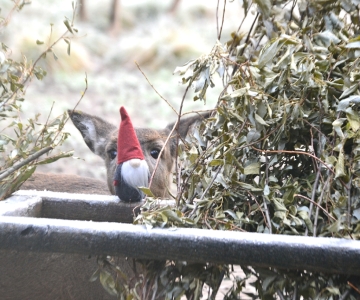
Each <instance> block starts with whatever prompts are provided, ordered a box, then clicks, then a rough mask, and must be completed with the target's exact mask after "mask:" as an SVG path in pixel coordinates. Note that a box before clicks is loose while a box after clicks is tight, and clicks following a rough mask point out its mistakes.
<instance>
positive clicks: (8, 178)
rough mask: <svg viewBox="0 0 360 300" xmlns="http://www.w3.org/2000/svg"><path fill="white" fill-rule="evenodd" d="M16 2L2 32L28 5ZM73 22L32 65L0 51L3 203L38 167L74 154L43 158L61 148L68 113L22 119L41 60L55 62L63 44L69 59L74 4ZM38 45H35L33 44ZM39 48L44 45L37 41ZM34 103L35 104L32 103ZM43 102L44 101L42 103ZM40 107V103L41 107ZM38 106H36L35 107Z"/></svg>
mask: <svg viewBox="0 0 360 300" xmlns="http://www.w3.org/2000/svg"><path fill="white" fill-rule="evenodd" d="M19 3H20V2H19V1H18V2H16V3H15V4H14V7H13V9H12V11H11V12H10V13H9V15H8V17H6V18H3V19H2V20H1V22H0V29H1V30H6V27H7V26H9V23H10V21H11V14H12V12H13V11H14V10H21V9H22V8H23V6H24V5H25V4H26V3H25V2H23V3H22V4H19ZM73 11H74V13H73V17H72V20H68V19H65V21H64V24H65V26H66V28H67V29H66V31H65V32H64V34H62V35H61V36H60V37H58V38H57V39H54V38H53V37H52V36H51V33H52V28H51V32H50V37H49V40H48V42H47V45H44V46H45V49H44V50H43V51H42V53H41V54H40V56H39V57H38V58H37V59H36V60H35V61H34V62H32V61H31V60H28V59H27V58H26V57H25V56H23V60H22V61H15V60H13V59H11V50H10V49H9V48H8V47H7V46H6V45H5V44H3V43H2V44H1V50H0V84H1V88H0V91H1V92H0V118H1V119H0V121H1V131H0V152H1V159H0V182H1V183H0V200H2V199H5V198H7V197H8V196H9V195H11V193H13V192H14V191H16V190H17V189H19V187H20V186H21V184H22V183H23V182H24V181H25V180H26V179H28V178H29V177H30V176H31V174H32V173H33V172H34V171H35V169H36V166H37V165H40V164H48V163H51V162H53V161H55V160H58V159H60V158H63V157H68V156H71V155H72V153H71V152H69V153H63V152H59V153H56V154H52V155H51V156H48V157H46V158H41V159H39V158H40V156H42V155H44V154H45V153H47V154H48V153H50V152H51V151H52V150H53V149H55V148H56V147H57V146H59V145H61V144H62V143H63V142H64V140H65V139H66V138H67V136H68V134H67V133H65V132H63V131H62V130H63V128H64V125H65V123H66V121H67V119H68V116H67V114H66V112H64V114H63V115H61V116H59V117H56V118H54V119H50V115H51V109H50V112H49V116H48V118H47V120H46V122H45V124H42V123H41V121H40V116H39V115H36V116H33V117H31V116H28V115H27V116H26V120H24V117H23V116H22V106H21V104H22V102H24V101H25V98H24V97H25V93H26V88H27V85H28V84H29V83H30V82H31V80H32V79H33V77H34V76H35V77H36V78H37V79H38V80H42V79H43V77H44V76H46V71H44V70H43V69H41V68H40V67H38V66H37V64H38V62H39V61H40V60H41V59H45V58H46V57H47V56H49V55H51V56H53V58H54V59H55V60H57V59H58V58H57V56H56V54H55V52H54V47H55V45H56V44H58V43H59V42H60V41H65V42H66V43H67V44H68V54H69V55H70V45H71V37H72V35H74V34H75V33H76V31H77V30H76V28H74V16H75V11H76V7H75V5H74V4H73ZM34 42H35V41H34ZM36 43H37V44H38V45H43V44H44V42H42V41H39V40H38V41H36ZM32 101H35V100H32ZM40 101H41V100H40ZM38 104H39V103H38ZM34 105H36V103H34Z"/></svg>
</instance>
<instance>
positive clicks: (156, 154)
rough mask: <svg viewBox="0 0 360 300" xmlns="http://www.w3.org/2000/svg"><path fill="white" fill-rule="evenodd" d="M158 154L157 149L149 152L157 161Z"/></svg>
mask: <svg viewBox="0 0 360 300" xmlns="http://www.w3.org/2000/svg"><path fill="white" fill-rule="evenodd" d="M159 154H160V150H159V149H153V150H151V151H150V155H151V156H152V157H153V158H155V159H157V158H158V157H159Z"/></svg>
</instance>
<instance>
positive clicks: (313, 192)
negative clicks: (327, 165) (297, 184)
mask: <svg viewBox="0 0 360 300" xmlns="http://www.w3.org/2000/svg"><path fill="white" fill-rule="evenodd" d="M320 173H321V170H320V168H319V167H318V169H317V172H316V178H315V182H314V185H313V187H312V193H311V199H309V200H310V206H309V218H310V219H311V215H312V210H313V207H314V203H315V196H316V190H317V187H318V184H319V179H320ZM307 235H308V228H307V227H306V230H305V236H307Z"/></svg>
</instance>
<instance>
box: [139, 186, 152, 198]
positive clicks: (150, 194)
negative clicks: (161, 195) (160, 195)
mask: <svg viewBox="0 0 360 300" xmlns="http://www.w3.org/2000/svg"><path fill="white" fill-rule="evenodd" d="M139 190H141V191H142V192H143V193H144V194H145V195H146V196H148V197H155V196H154V194H153V193H152V192H151V190H150V189H149V188H148V187H144V186H141V187H139Z"/></svg>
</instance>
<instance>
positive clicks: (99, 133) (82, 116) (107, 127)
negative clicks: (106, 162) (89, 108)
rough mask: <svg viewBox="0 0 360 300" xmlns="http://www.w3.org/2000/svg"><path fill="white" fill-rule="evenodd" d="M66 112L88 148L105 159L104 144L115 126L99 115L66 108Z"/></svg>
mask: <svg viewBox="0 0 360 300" xmlns="http://www.w3.org/2000/svg"><path fill="white" fill-rule="evenodd" d="M68 114H69V116H70V119H71V121H72V122H73V123H74V125H75V127H76V128H77V129H78V130H79V131H80V133H81V135H82V136H83V138H84V141H85V143H86V145H87V146H88V147H89V149H90V150H91V151H92V152H94V153H95V154H97V155H99V156H100V157H102V158H103V159H105V147H106V144H107V142H108V141H109V139H110V136H111V134H112V133H113V132H114V131H115V130H116V129H117V128H116V127H115V126H114V125H112V124H110V123H108V122H107V121H105V120H103V119H101V118H99V117H96V116H92V115H89V114H86V113H83V112H81V111H78V110H68Z"/></svg>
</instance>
